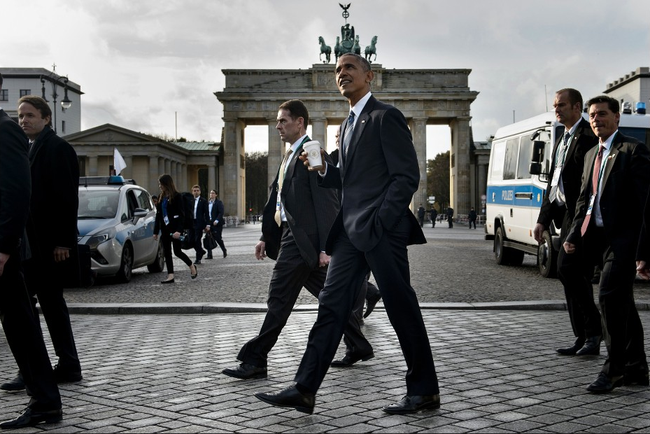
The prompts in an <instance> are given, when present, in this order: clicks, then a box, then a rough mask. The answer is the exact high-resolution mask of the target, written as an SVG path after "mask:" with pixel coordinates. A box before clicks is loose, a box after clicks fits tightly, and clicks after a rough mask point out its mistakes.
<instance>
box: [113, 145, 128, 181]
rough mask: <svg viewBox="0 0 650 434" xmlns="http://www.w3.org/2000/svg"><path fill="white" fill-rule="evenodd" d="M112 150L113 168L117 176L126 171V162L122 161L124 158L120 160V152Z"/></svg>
mask: <svg viewBox="0 0 650 434" xmlns="http://www.w3.org/2000/svg"><path fill="white" fill-rule="evenodd" d="M114 149H115V151H114V152H113V167H114V168H115V174H116V175H119V174H120V173H122V171H123V170H124V169H126V161H124V158H122V155H120V151H118V150H117V148H114Z"/></svg>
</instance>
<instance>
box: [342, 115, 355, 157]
mask: <svg viewBox="0 0 650 434" xmlns="http://www.w3.org/2000/svg"><path fill="white" fill-rule="evenodd" d="M353 131H354V112H353V111H351V112H350V116H348V123H347V124H345V131H344V133H343V149H342V152H343V154H344V155H346V154H347V152H348V146H350V141H351V140H352V132H353Z"/></svg>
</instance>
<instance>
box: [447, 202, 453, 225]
mask: <svg viewBox="0 0 650 434" xmlns="http://www.w3.org/2000/svg"><path fill="white" fill-rule="evenodd" d="M447 223H449V229H451V228H453V227H454V209H453V208H452V207H449V208H447Z"/></svg>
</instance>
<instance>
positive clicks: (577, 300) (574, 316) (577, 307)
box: [557, 212, 603, 340]
mask: <svg viewBox="0 0 650 434" xmlns="http://www.w3.org/2000/svg"><path fill="white" fill-rule="evenodd" d="M569 214H570V213H568V212H566V213H565V215H564V219H563V221H562V229H561V235H560V250H559V252H558V258H557V272H558V277H559V279H560V281H561V282H562V285H563V286H564V296H565V298H566V303H567V310H568V311H569V319H570V320H571V327H572V328H573V334H574V335H575V337H576V338H578V339H582V340H584V339H586V338H589V337H593V336H602V334H603V332H602V327H601V319H600V312H599V311H598V308H597V307H596V303H595V302H594V287H593V284H592V283H591V278H592V276H593V273H594V266H593V262H592V261H591V260H589V259H588V258H586V257H585V252H584V246H583V245H577V246H576V251H575V253H572V254H570V255H569V254H567V253H566V252H565V251H564V248H563V247H562V244H564V240H565V239H566V237H567V234H568V233H569V229H570V227H571V221H572V220H573V218H572V216H569Z"/></svg>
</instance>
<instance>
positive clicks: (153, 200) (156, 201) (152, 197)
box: [151, 194, 158, 207]
mask: <svg viewBox="0 0 650 434" xmlns="http://www.w3.org/2000/svg"><path fill="white" fill-rule="evenodd" d="M151 202H153V206H154V207H156V206H158V196H156V195H155V194H154V195H153V196H151Z"/></svg>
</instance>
